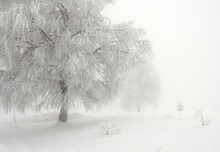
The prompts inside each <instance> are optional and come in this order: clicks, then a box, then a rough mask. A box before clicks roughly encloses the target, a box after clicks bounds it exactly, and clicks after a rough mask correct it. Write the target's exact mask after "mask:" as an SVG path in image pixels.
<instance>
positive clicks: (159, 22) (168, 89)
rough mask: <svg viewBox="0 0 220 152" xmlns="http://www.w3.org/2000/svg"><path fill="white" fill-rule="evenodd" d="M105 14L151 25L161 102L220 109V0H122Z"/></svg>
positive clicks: (148, 35)
mask: <svg viewBox="0 0 220 152" xmlns="http://www.w3.org/2000/svg"><path fill="white" fill-rule="evenodd" d="M104 14H105V15H106V16H108V17H110V18H111V19H112V21H113V23H120V22H124V21H129V20H133V21H135V23H136V25H137V26H139V27H142V28H145V29H146V30H147V37H148V39H149V40H150V41H151V43H152V46H153V47H152V49H153V52H154V59H153V62H154V65H155V68H156V70H157V72H158V73H159V74H160V79H161V88H162V95H161V98H160V107H173V106H176V105H177V103H178V102H179V100H181V102H183V105H184V106H185V107H186V108H202V109H208V108H211V109H215V110H218V109H220V103H219V101H220V97H219V94H220V90H219V86H220V80H219V78H220V72H219V71H220V66H219V65H220V64H219V63H220V61H219V59H218V58H219V56H220V53H219V50H220V45H219V42H220V29H219V27H220V17H219V16H220V1H218V0H184V1H180V0H166V1H164V0H135V1H133V0H118V1H116V2H115V6H109V7H108V8H107V9H106V10H105V11H104Z"/></svg>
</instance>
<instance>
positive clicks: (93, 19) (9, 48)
mask: <svg viewBox="0 0 220 152" xmlns="http://www.w3.org/2000/svg"><path fill="white" fill-rule="evenodd" d="M110 3H112V1H111V0H80V1H79V0H60V1H56V0H30V1H23V3H21V2H19V3H13V4H11V5H10V7H8V8H7V9H5V8H4V9H2V10H1V11H0V35H1V37H0V60H1V61H2V63H3V64H2V65H3V66H4V68H2V72H1V73H2V74H1V75H0V95H1V96H2V101H1V106H2V107H3V109H5V110H6V111H10V110H11V109H13V108H14V109H16V110H18V111H20V112H24V111H25V109H26V108H28V107H29V108H34V109H35V110H40V109H41V108H42V107H46V108H60V107H61V110H63V111H67V110H68V109H69V108H70V107H76V106H78V105H83V106H84V107H85V108H86V109H92V108H94V107H95V106H101V105H104V104H106V103H108V101H110V100H111V99H112V98H113V97H114V96H115V95H116V94H117V90H118V85H119V82H120V80H121V79H122V77H121V76H122V75H121V73H123V72H124V71H126V69H128V68H129V67H131V66H132V65H135V64H136V63H140V62H145V63H147V62H148V58H149V56H150V48H149V42H148V41H147V40H145V38H144V34H143V33H144V32H143V30H140V29H136V28H135V27H134V25H133V24H132V23H123V24H118V25H113V24H112V23H111V22H110V20H109V19H108V18H106V17H104V16H103V15H102V14H101V12H102V10H103V9H104V8H105V6H106V5H108V4H110Z"/></svg>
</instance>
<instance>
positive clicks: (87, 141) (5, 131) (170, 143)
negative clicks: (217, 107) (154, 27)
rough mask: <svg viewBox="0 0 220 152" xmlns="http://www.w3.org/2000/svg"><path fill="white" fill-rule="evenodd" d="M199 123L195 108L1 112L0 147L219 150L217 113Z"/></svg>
mask: <svg viewBox="0 0 220 152" xmlns="http://www.w3.org/2000/svg"><path fill="white" fill-rule="evenodd" d="M205 116H206V117H207V118H209V119H210V120H211V122H210V124H209V125H206V126H202V125H201V124H200V123H199V121H197V120H195V119H194V112H185V111H183V112H172V111H170V112H168V111H167V112H146V113H132V114H116V115H88V114H87V115H82V114H77V113H72V114H70V116H69V121H68V122H67V123H59V124H57V123H56V120H57V113H55V112H52V113H47V114H37V115H28V116H17V118H16V119H17V125H16V123H15V121H14V118H13V116H10V117H9V116H7V117H5V116H4V115H2V116H0V152H219V151H220V119H219V118H220V115H218V114H216V113H214V112H209V113H207V114H205Z"/></svg>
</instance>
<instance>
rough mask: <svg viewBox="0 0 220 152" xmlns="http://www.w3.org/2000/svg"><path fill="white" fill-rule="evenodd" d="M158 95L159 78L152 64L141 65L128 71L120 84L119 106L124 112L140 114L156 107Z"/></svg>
mask: <svg viewBox="0 0 220 152" xmlns="http://www.w3.org/2000/svg"><path fill="white" fill-rule="evenodd" d="M159 95H160V83H159V76H158V74H157V73H156V71H155V70H154V68H153V66H152V64H141V65H139V66H136V67H135V68H133V69H132V70H130V71H128V72H127V74H126V76H125V79H124V81H123V83H121V89H120V96H121V98H120V99H121V106H122V108H123V109H125V110H126V111H138V112H140V111H141V110H142V109H144V108H145V107H146V106H153V107H154V106H156V104H157V102H158V100H159Z"/></svg>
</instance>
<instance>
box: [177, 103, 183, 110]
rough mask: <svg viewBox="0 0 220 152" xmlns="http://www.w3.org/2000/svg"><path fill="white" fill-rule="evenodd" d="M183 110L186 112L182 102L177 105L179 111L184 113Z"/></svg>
mask: <svg viewBox="0 0 220 152" xmlns="http://www.w3.org/2000/svg"><path fill="white" fill-rule="evenodd" d="M183 110H184V108H183V105H182V103H181V102H179V103H178V105H177V111H183Z"/></svg>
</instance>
